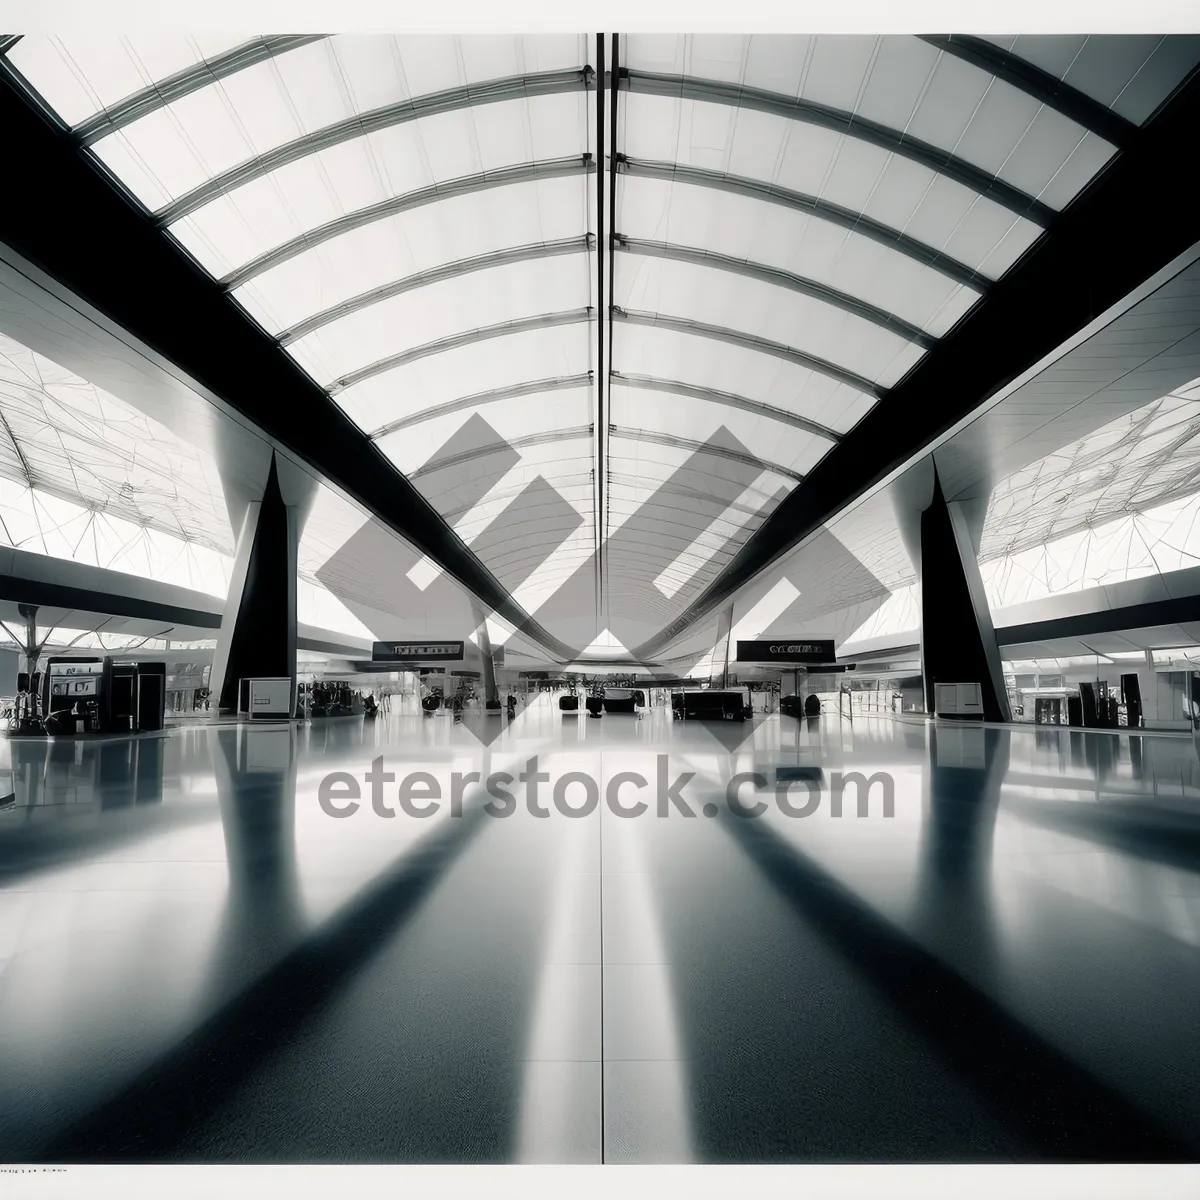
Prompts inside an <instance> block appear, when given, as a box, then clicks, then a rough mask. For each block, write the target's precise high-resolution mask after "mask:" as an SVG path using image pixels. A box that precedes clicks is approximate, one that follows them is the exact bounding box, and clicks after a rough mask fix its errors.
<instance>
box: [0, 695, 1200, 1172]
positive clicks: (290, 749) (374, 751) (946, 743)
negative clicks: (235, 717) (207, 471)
mask: <svg viewBox="0 0 1200 1200" xmlns="http://www.w3.org/2000/svg"><path fill="white" fill-rule="evenodd" d="M488 720H491V721H496V720H501V718H488ZM490 728H491V727H489V730H490ZM489 730H484V731H483V732H484V733H485V734H486V733H487V732H489ZM480 732H481V731H480V730H479V729H472V728H471V727H470V723H469V722H468V723H467V724H462V723H458V722H455V721H454V720H453V718H452V717H450V716H449V715H439V716H436V717H432V718H422V717H417V716H400V715H390V716H387V717H384V718H381V719H379V720H377V721H375V722H370V721H364V720H363V719H361V718H336V719H332V720H328V721H323V722H314V723H312V724H310V725H307V726H299V727H289V726H286V725H281V726H263V727H259V728H253V729H247V728H238V727H234V726H220V727H212V728H203V727H201V728H188V729H181V730H175V731H172V732H171V734H170V735H169V736H166V737H142V738H137V739H130V738H125V739H114V740H97V741H82V740H79V741H71V740H66V739H58V740H54V741H46V740H41V741H39V740H34V739H28V740H22V739H12V740H10V741H8V742H7V743H4V744H3V750H4V751H5V752H7V753H8V754H10V755H11V759H12V768H13V776H14V791H15V800H14V801H13V802H12V803H10V804H9V805H8V806H7V807H6V808H4V809H2V810H0V1081H2V1083H0V1160H2V1161H62V1162H304V1163H309V1162H330V1163H333V1162H396V1163H401V1162H583V1163H590V1162H600V1161H604V1162H609V1163H631V1162H637V1163H645V1162H745V1163H750V1162H845V1161H851V1162H853V1161H857V1162H910V1161H917V1162H937V1161H946V1160H949V1161H975V1162H978V1161H982V1162H993V1161H1001V1162H1003V1161H1037V1162H1045V1161H1063V1160H1066V1161H1081V1160H1104V1161H1108V1160H1114V1161H1115V1160H1125V1161H1128V1160H1135V1161H1147V1160H1156V1161H1162V1160H1170V1161H1181V1160H1186V1161H1190V1160H1194V1159H1196V1158H1197V1157H1198V1155H1200V1120H1198V1114H1200V759H1198V758H1197V752H1196V749H1195V747H1194V745H1193V742H1192V740H1191V739H1190V738H1186V737H1167V736H1164V737H1151V736H1133V737H1130V736H1128V735H1121V736H1115V735H1112V734H1106V733H1097V734H1084V733H1080V732H1072V731H1067V730H1061V731H1060V730H1045V729H1028V730H1024V729H1019V730H1018V729H998V728H989V729H984V728H979V727H963V726H955V725H951V724H939V725H936V726H935V725H933V724H927V723H925V722H924V721H913V720H903V719H901V720H897V719H893V718H890V717H874V718H859V717H856V718H854V719H853V720H848V719H839V718H837V717H834V716H832V715H831V716H826V717H822V718H820V719H818V720H816V721H813V722H797V721H795V720H792V719H790V718H780V717H777V716H769V717H761V718H758V719H756V720H755V722H754V723H753V725H752V726H747V727H745V728H744V729H739V730H737V731H736V735H731V734H730V731H729V729H728V727H724V726H722V727H718V728H716V729H713V728H710V727H708V726H706V725H704V724H701V723H690V722H689V723H686V724H684V723H674V722H672V721H671V720H670V718H669V713H666V712H664V711H662V710H654V711H651V712H650V713H648V714H646V715H645V716H644V717H642V718H636V717H632V716H628V717H626V716H615V715H614V716H608V717H605V718H603V719H601V720H590V719H588V718H587V717H564V716H562V715H561V714H560V713H559V711H558V710H557V707H556V706H555V705H554V704H553V702H552V698H550V697H544V698H542V699H540V700H538V701H536V702H535V703H534V704H532V705H531V706H530V708H529V709H527V710H525V711H523V712H522V713H521V714H520V715H519V716H518V717H517V719H516V720H515V721H514V722H513V723H512V725H511V726H509V725H508V724H507V722H505V724H504V731H503V733H501V734H500V735H499V736H498V737H494V738H492V739H491V740H490V743H489V739H488V737H487V736H484V737H482V738H481V737H480V736H478V735H479V733H480ZM742 734H744V735H745V737H744V740H742V741H741V742H740V743H739V742H738V741H737V738H738V737H741V735H742ZM379 756H382V758H383V760H384V763H383V766H384V769H385V770H387V771H389V772H392V773H394V774H395V776H396V777H397V780H401V779H403V778H404V777H405V776H408V775H409V774H410V773H414V772H422V773H425V774H426V775H428V776H431V777H432V779H425V780H423V781H418V783H423V784H424V785H425V788H426V790H428V785H430V784H433V785H435V786H436V787H437V788H438V789H439V790H440V791H441V793H442V795H443V800H444V802H443V803H442V805H441V808H440V809H439V810H438V812H437V813H435V814H434V815H432V816H428V817H424V818H417V817H413V816H410V815H408V814H406V813H405V812H403V811H401V809H400V807H399V805H398V803H397V788H398V786H399V785H398V784H397V783H392V782H391V781H388V782H387V784H386V786H385V787H383V788H382V791H381V796H382V797H383V799H384V807H385V811H391V812H395V813H396V814H398V815H396V816H390V817H385V816H381V815H378V814H377V813H376V812H375V811H374V810H373V808H372V804H371V797H370V788H369V786H368V785H367V784H365V783H360V793H361V794H360V800H361V803H360V807H359V808H358V809H357V810H356V811H354V812H353V813H352V814H351V815H349V816H344V817H335V816H331V815H329V813H327V812H326V811H325V810H324V809H323V807H322V804H321V801H320V794H321V788H322V780H323V779H324V777H325V776H327V775H328V774H330V773H332V772H346V773H349V774H351V775H354V776H357V777H359V778H360V779H361V776H362V775H363V773H364V772H365V771H366V770H367V769H368V768H369V767H370V764H371V762H372V760H373V759H375V758H376V757H379ZM534 756H537V758H538V764H537V767H538V770H539V771H540V772H542V773H544V774H545V775H546V776H548V779H547V781H545V782H542V783H541V784H540V789H539V791H540V797H541V802H542V803H545V804H546V806H547V810H548V811H549V812H550V814H551V815H550V816H548V817H545V818H539V817H536V816H534V815H533V814H531V813H530V811H529V810H528V808H527V806H526V804H525V797H526V786H525V785H524V784H522V783H520V782H516V783H513V784H512V785H510V790H511V791H512V792H513V793H514V795H515V798H516V802H515V804H514V806H513V807H514V808H515V811H514V812H513V813H512V815H511V816H508V817H506V818H500V817H497V816H495V815H493V814H492V813H490V812H488V811H487V810H486V809H484V808H483V807H482V804H483V802H485V801H488V802H491V803H493V804H496V803H497V801H496V800H495V797H494V796H489V795H488V794H486V793H482V792H481V790H480V788H479V786H478V785H476V784H474V783H472V782H470V781H468V782H467V783H466V784H465V785H464V786H463V787H460V789H459V790H460V794H461V795H462V804H461V813H460V814H457V815H456V814H455V813H453V812H452V811H451V808H450V805H449V803H448V802H445V801H446V800H447V798H448V797H449V795H450V792H451V789H452V786H453V784H452V779H451V777H452V775H453V774H454V773H459V774H463V773H468V772H479V774H480V776H481V777H482V778H483V779H485V780H486V779H487V777H488V776H489V775H490V774H493V773H497V772H507V773H508V774H510V775H513V776H516V775H517V774H518V773H519V772H521V771H523V770H524V769H525V764H526V763H527V761H528V760H529V759H530V758H532V757H534ZM839 771H840V772H844V773H845V772H852V771H856V772H860V773H862V774H863V775H864V776H871V775H874V774H875V773H883V774H885V775H886V776H888V777H889V779H890V781H891V785H892V788H893V794H894V808H893V809H892V814H891V815H890V816H889V815H887V810H886V808H885V807H884V803H883V793H884V790H885V785H886V781H882V780H881V781H876V784H875V785H874V789H873V791H872V792H871V793H870V795H869V798H868V801H867V805H866V812H865V814H861V813H860V810H859V808H858V804H857V802H856V800H855V795H856V791H855V789H854V787H853V785H851V786H850V787H848V788H847V790H846V792H845V795H844V797H843V804H842V811H841V815H840V816H838V815H835V805H834V799H833V797H834V790H835V789H834V788H833V786H832V784H833V775H834V773H835V772H839ZM573 772H574V773H579V774H580V775H582V776H586V778H587V779H590V780H594V781H595V782H596V785H597V789H598V791H601V792H604V791H607V790H608V789H609V787H610V785H613V787H614V788H616V792H615V794H616V796H617V798H618V800H619V801H620V802H621V803H622V804H624V805H626V806H628V805H630V804H632V803H633V801H634V800H636V799H637V798H638V796H641V797H642V798H643V799H645V800H647V801H648V804H649V808H648V811H646V812H645V813H643V814H642V815H641V816H638V817H622V816H620V815H619V814H618V813H617V812H616V811H615V810H614V809H613V808H611V807H608V806H607V805H606V804H604V803H600V804H599V805H598V806H597V807H596V808H595V810H594V811H592V812H590V813H589V814H588V815H586V816H583V817H578V818H568V817H566V816H564V815H563V814H561V813H559V812H557V811H556V810H555V809H554V805H553V801H552V799H551V796H552V795H553V790H554V788H555V785H556V783H557V784H559V785H560V792H561V795H562V796H563V797H564V799H565V801H567V802H569V803H570V804H572V805H577V804H582V803H583V801H584V799H585V797H586V796H587V788H588V784H587V782H586V781H585V780H582V779H579V778H576V779H574V780H573V781H572V780H566V779H565V778H564V777H565V776H566V775H568V773H573ZM660 772H661V773H662V774H663V777H664V778H663V783H664V790H666V789H667V788H669V786H671V783H672V781H676V780H677V779H681V778H684V776H685V774H690V775H691V776H692V778H690V779H685V782H684V783H683V784H681V785H680V788H679V789H678V790H677V793H676V794H677V795H679V796H680V797H682V801H683V804H684V805H686V806H687V808H688V810H689V814H690V815H689V814H685V813H684V811H683V810H682V807H681V806H680V805H677V804H674V803H672V802H670V801H664V804H665V815H662V816H660V815H659V814H658V811H657V809H658V794H657V793H658V776H659V773H660ZM623 773H635V774H640V775H641V776H642V778H643V779H644V780H646V782H647V787H646V788H645V789H644V790H643V791H640V792H639V791H637V790H636V787H637V781H636V780H633V781H631V780H629V779H628V778H627V779H625V780H623V781H622V780H617V781H616V782H615V783H614V780H615V777H616V776H618V775H621V774H623ZM740 773H745V774H746V775H747V776H751V778H747V779H745V780H743V781H740V783H739V784H738V787H739V789H740V790H739V791H738V793H737V794H738V795H740V798H741V801H740V802H741V804H742V805H743V806H749V805H752V804H756V803H761V804H762V805H763V807H764V811H763V812H762V814H761V815H760V816H757V817H754V818H749V817H745V816H742V815H739V813H738V812H737V811H735V810H734V808H733V807H732V806H731V805H730V803H729V801H728V798H727V787H728V786H729V784H730V781H731V780H732V778H733V776H734V775H736V774H740ZM755 774H757V775H758V776H759V779H758V780H755V779H753V778H752V776H753V775H755ZM779 780H784V781H786V780H794V781H796V782H794V783H792V784H791V785H790V788H789V790H788V791H787V793H786V795H785V797H784V801H785V802H786V803H788V804H790V805H791V810H792V811H791V814H789V813H787V812H785V811H784V810H783V807H782V806H781V803H780V801H779V797H778V793H777V781H779ZM339 789H340V790H339ZM347 790H348V789H347V787H346V781H344V780H342V781H340V782H338V783H336V784H335V785H333V787H332V790H331V788H330V785H329V784H327V785H326V793H327V798H328V796H333V797H334V798H335V799H334V803H335V804H336V805H345V804H347V803H348V801H347V800H346V799H343V798H339V797H345V796H346V794H347ZM421 794H423V793H422V792H421V791H420V790H417V791H415V792H414V795H415V796H419V795H421ZM416 802H417V803H420V804H423V803H425V801H423V800H418V801H416ZM808 808H811V809H812V811H811V812H810V814H809V815H808V816H803V817H802V816H799V815H796V814H797V813H799V812H802V811H805V810H806V809H808ZM707 813H713V814H714V815H712V816H709V815H707Z"/></svg>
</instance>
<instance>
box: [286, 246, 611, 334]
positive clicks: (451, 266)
mask: <svg viewBox="0 0 1200 1200" xmlns="http://www.w3.org/2000/svg"><path fill="white" fill-rule="evenodd" d="M595 244H596V239H595V237H594V236H593V235H592V234H590V233H585V234H582V235H580V236H579V237H574V238H560V239H559V240H558V241H554V242H534V243H532V244H531V245H528V246H514V247H513V248H512V249H510V250H493V251H491V253H489V254H477V255H475V256H474V257H473V258H460V259H457V260H456V261H455V262H449V263H443V264H442V265H441V266H440V267H432V268H430V269H429V270H428V271H418V272H417V273H416V274H415V275H406V276H405V277H404V278H403V279H394V280H392V282H390V283H385V284H382V285H380V286H379V287H377V288H372V289H371V290H370V291H367V292H360V293H359V294H358V295H357V296H352V297H351V298H350V299H349V300H343V301H342V302H341V303H340V304H335V305H333V306H332V307H330V308H327V309H324V310H323V311H322V312H319V313H314V314H313V315H312V316H311V317H305V319H304V320H303V321H297V322H296V324H295V325H292V326H290V327H289V328H287V329H285V330H284V331H283V332H282V333H281V334H279V335H278V337H279V344H280V345H281V346H287V345H289V344H290V343H292V342H295V341H297V340H299V339H300V338H302V337H306V336H307V335H308V334H310V333H312V332H313V331H314V330H317V329H320V328H321V326H322V325H328V324H330V322H332V321H337V320H339V319H340V318H342V317H348V316H350V314H351V313H356V312H361V311H362V310H363V309H364V308H370V307H371V305H372V304H379V303H381V302H382V301H384V300H391V299H392V298H393V297H394V296H402V295H404V294H405V293H406V292H415V291H416V290H417V289H418V288H423V287H429V286H430V285H431V284H435V283H444V282H445V281H446V280H448V279H458V278H460V277H461V276H463V275H470V274H472V273H473V272H475V271H487V270H490V269H491V268H492V267H507V266H511V265H512V264H513V263H519V262H531V261H533V260H535V259H542V258H554V257H556V256H557V255H560V254H582V253H583V252H584V251H586V250H590V249H592V247H593V246H595Z"/></svg>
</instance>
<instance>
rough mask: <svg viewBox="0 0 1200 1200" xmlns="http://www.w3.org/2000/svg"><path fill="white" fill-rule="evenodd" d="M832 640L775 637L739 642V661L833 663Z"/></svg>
mask: <svg viewBox="0 0 1200 1200" xmlns="http://www.w3.org/2000/svg"><path fill="white" fill-rule="evenodd" d="M833 660H834V646H833V642H832V641H813V640H812V639H808V640H801V639H799V638H794V639H793V638H773V639H771V640H769V641H757V642H741V641H739V642H738V644H737V661H738V662H744V663H832V662H833Z"/></svg>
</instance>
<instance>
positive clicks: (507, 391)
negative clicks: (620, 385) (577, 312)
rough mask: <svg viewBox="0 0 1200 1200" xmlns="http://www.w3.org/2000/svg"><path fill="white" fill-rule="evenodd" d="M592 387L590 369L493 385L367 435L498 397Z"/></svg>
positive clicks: (391, 430)
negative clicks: (491, 387) (551, 377)
mask: <svg viewBox="0 0 1200 1200" xmlns="http://www.w3.org/2000/svg"><path fill="white" fill-rule="evenodd" d="M591 386H592V375H591V372H590V371H589V372H587V373H586V374H583V375H560V376H558V377H557V378H555V379H535V380H533V381H531V382H530V383H517V384H513V386H512V387H502V388H493V389H492V390H491V391H487V392H476V393H475V395H473V396H464V397H462V399H460V400H447V401H446V403H445V404H435V405H434V406H433V407H432V408H423V409H421V411H420V412H415V413H412V414H410V415H409V416H407V417H400V418H399V420H396V421H389V422H388V423H387V424H386V425H381V426H380V427H379V428H378V429H376V430H375V432H374V433H372V434H371V435H370V438H371V440H372V441H373V442H376V441H378V440H379V439H380V438H384V437H387V436H388V434H390V433H396V432H398V431H399V430H401V429H411V428H412V426H414V425H420V424H422V423H423V422H425V421H433V420H435V419H436V418H438V417H445V416H448V415H449V414H450V413H456V412H462V411H463V410H464V409H473V408H481V407H482V406H483V405H485V404H496V403H497V402H499V401H501V400H516V399H517V398H518V397H520V396H543V395H546V394H547V393H550V392H567V391H572V390H574V389H575V388H587V387H591Z"/></svg>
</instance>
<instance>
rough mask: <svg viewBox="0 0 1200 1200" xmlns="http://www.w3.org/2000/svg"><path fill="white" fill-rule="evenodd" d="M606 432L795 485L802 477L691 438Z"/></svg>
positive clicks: (788, 469) (615, 428)
mask: <svg viewBox="0 0 1200 1200" xmlns="http://www.w3.org/2000/svg"><path fill="white" fill-rule="evenodd" d="M608 432H609V435H610V436H611V437H615V438H620V439H621V440H622V441H625V442H650V443H651V444H652V445H655V446H671V447H673V448H674V449H677V450H686V451H687V452H688V453H689V454H710V455H712V457H713V458H725V459H728V460H729V461H730V462H739V463H745V464H746V466H748V467H758V468H759V469H760V470H763V471H773V472H774V473H775V474H776V475H785V476H786V477H787V478H788V479H794V480H795V481H796V482H797V483H800V482H801V480H803V478H804V476H803V475H801V474H800V473H799V472H797V471H793V470H792V469H791V467H781V466H780V465H779V464H778V463H773V462H767V461H766V460H765V459H762V458H759V457H758V456H757V455H756V454H743V453H742V452H741V451H740V450H731V449H727V448H725V447H723V446H712V445H710V444H709V443H708V442H697V441H696V440H695V439H693V438H685V437H676V436H675V435H674V434H670V433H655V432H653V431H651V430H649V429H627V428H624V427H622V426H620V425H610V426H609V427H608Z"/></svg>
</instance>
